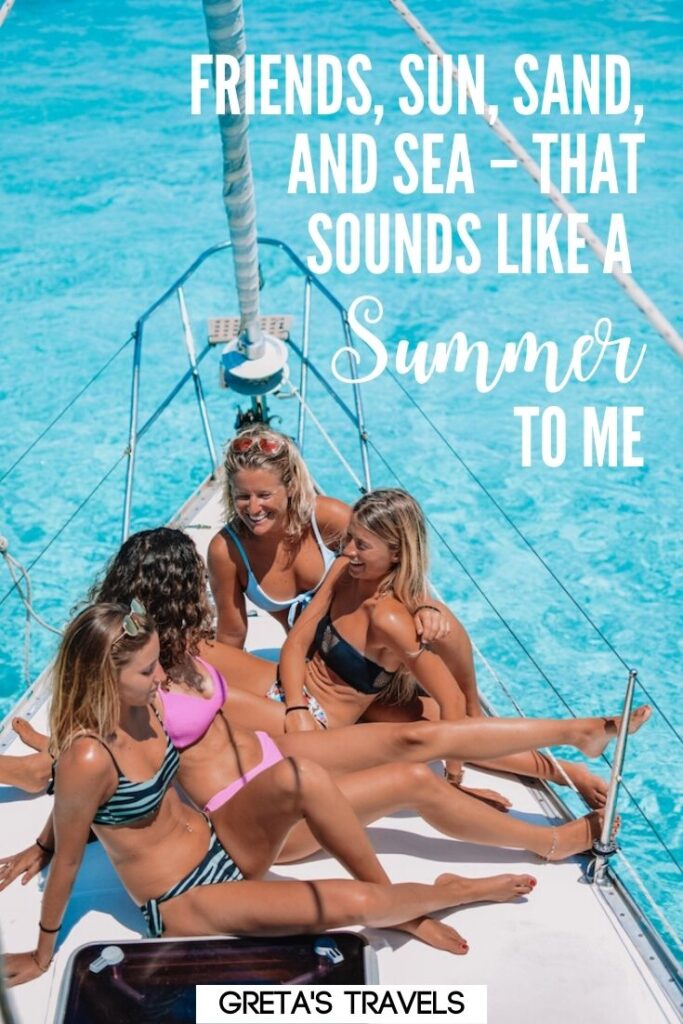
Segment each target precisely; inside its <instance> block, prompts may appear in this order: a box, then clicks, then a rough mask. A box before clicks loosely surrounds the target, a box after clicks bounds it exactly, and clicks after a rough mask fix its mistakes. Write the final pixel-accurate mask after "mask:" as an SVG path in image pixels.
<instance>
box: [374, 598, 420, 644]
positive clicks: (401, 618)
mask: <svg viewBox="0 0 683 1024" xmlns="http://www.w3.org/2000/svg"><path fill="white" fill-rule="evenodd" d="M370 623H371V625H372V628H373V629H375V630H377V631H378V632H379V633H381V634H382V635H383V636H385V637H389V638H392V639H395V640H414V639H415V635H416V634H415V623H414V622H413V618H412V615H411V614H410V612H409V611H408V609H407V608H406V606H405V605H404V604H401V602H400V601H397V600H396V598H395V597H383V598H380V600H379V601H376V602H375V603H374V604H372V605H371V606H370Z"/></svg>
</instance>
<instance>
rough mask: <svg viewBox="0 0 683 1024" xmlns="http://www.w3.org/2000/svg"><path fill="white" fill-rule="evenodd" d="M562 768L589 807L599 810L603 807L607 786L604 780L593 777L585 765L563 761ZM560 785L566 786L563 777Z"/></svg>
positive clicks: (597, 776)
mask: <svg viewBox="0 0 683 1024" xmlns="http://www.w3.org/2000/svg"><path fill="white" fill-rule="evenodd" d="M562 767H563V768H564V770H565V772H566V773H567V775H568V776H569V778H570V779H571V781H572V782H573V783H574V785H575V786H576V788H577V789H578V791H579V793H580V794H581V796H582V797H583V799H584V800H585V801H586V803H587V804H588V806H589V807H595V808H596V809H599V808H601V807H604V806H605V803H606V802H607V789H608V785H607V783H606V782H605V780H604V779H601V778H600V776H599V775H594V774H593V772H592V771H591V770H590V769H589V768H588V767H587V766H586V765H585V764H576V763H575V762H574V761H563V762H562ZM558 781H559V780H558ZM560 785H566V782H565V779H564V777H561V781H560Z"/></svg>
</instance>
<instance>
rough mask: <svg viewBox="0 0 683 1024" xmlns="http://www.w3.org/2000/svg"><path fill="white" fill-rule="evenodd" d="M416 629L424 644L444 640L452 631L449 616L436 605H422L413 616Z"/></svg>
mask: <svg viewBox="0 0 683 1024" xmlns="http://www.w3.org/2000/svg"><path fill="white" fill-rule="evenodd" d="M413 621H414V622H415V630H416V632H417V635H418V636H419V638H420V640H421V642H422V643H423V644H431V643H435V642H436V641H437V640H443V639H444V637H447V636H448V634H449V633H450V631H451V624H450V622H449V620H448V616H447V615H446V613H445V612H444V611H442V609H441V608H437V606H436V605H422V607H421V608H418V609H417V611H416V612H415V615H414V616H413Z"/></svg>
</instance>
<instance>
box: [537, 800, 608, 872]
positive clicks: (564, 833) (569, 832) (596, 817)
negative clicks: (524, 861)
mask: <svg viewBox="0 0 683 1024" xmlns="http://www.w3.org/2000/svg"><path fill="white" fill-rule="evenodd" d="M604 820H605V814H604V811H591V813H590V814H586V815H585V816H584V817H583V818H577V820H576V821H568V822H567V824H566V825H560V826H559V827H557V828H554V829H553V830H552V838H551V840H550V846H549V848H548V851H547V852H546V853H542V854H540V856H541V857H542V859H543V860H547V861H558V860H564V859H565V858H566V857H573V856H574V854H576V853H583V852H584V851H585V850H590V849H591V847H592V846H593V843H594V841H595V840H596V839H599V838H600V834H601V832H602V826H603V823H604ZM620 825H621V818H620V817H619V815H617V817H616V818H615V819H614V825H613V826H612V832H611V836H610V838H612V839H614V838H615V836H616V834H617V832H618V831H619V827H620Z"/></svg>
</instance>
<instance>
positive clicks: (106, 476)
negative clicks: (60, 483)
mask: <svg viewBox="0 0 683 1024" xmlns="http://www.w3.org/2000/svg"><path fill="white" fill-rule="evenodd" d="M127 455H128V452H127V451H123V452H121V454H120V455H119V457H118V459H117V460H116V462H115V463H114V464H113V466H111V467H110V468H109V469H108V470H107V472H106V473H105V474H104V476H102V477H100V479H99V480H98V482H97V483H96V484H95V486H94V487H93V488H92V490H91V491H90V492H89V493H88V494H87V495H86V497H85V498H84V499H83V500H82V501H81V502H80V504H79V505H78V506H77V507H76V508H75V509H74V511H73V512H71V513H70V515H69V516H68V517H67V519H66V520H65V521H64V522H63V523H62V525H61V526H60V527H59V529H58V530H57V532H56V533H54V534H53V535H52V537H50V539H49V541H48V542H47V544H46V545H45V547H44V548H42V549H41V550H40V551H39V552H38V554H37V555H36V557H35V558H34V559H33V560H32V561H31V562H29V563H28V566H27V568H26V572H30V571H31V569H33V567H34V566H35V565H37V564H38V562H39V561H40V560H41V558H43V556H44V555H46V554H47V552H48V551H49V550H50V548H51V547H52V545H53V544H54V542H55V541H56V540H57V538H58V537H61V535H62V534H63V533H64V531H65V530H66V528H67V527H68V526H69V525H70V524H71V523H72V522H73V520H74V519H75V518H76V516H77V515H78V513H79V512H80V511H81V509H83V508H85V506H86V505H87V504H88V502H89V501H90V499H91V498H94V497H95V495H96V494H97V492H98V491H99V489H100V487H102V485H103V484H104V483H106V482H107V480H108V479H109V477H110V476H111V475H112V473H113V472H114V471H115V470H116V469H118V467H119V466H120V465H121V463H122V462H123V460H124V459H125V458H126V457H127ZM16 588H17V582H14V583H13V584H12V586H11V587H10V588H9V590H8V591H7V592H6V593H5V594H4V595H3V596H2V598H0V608H1V607H2V605H3V604H4V603H5V601H6V600H7V598H8V597H9V596H10V594H13V593H14V591H15V590H16Z"/></svg>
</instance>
